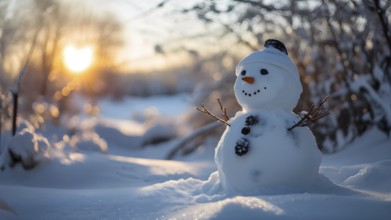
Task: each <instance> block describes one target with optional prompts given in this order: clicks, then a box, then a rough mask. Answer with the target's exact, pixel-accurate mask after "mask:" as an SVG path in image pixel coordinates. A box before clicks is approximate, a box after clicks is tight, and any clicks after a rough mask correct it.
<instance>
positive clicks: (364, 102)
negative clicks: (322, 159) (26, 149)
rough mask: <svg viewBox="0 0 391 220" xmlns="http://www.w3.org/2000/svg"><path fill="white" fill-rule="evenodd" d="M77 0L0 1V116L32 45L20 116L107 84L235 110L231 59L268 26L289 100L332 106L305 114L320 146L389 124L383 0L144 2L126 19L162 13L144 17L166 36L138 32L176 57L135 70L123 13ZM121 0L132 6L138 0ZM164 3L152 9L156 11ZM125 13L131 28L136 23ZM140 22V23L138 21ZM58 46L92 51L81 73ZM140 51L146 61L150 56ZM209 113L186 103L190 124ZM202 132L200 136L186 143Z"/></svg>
mask: <svg viewBox="0 0 391 220" xmlns="http://www.w3.org/2000/svg"><path fill="white" fill-rule="evenodd" d="M86 2H88V1H60V0H25V1H10V0H2V1H0V79H1V81H0V89H1V91H0V92H1V93H0V94H1V97H0V98H1V99H0V101H2V102H0V103H1V105H2V108H0V109H1V110H2V111H1V112H2V115H3V117H9V115H10V103H11V102H10V100H9V99H10V98H9V95H7V94H9V90H10V88H11V87H12V85H13V84H14V83H15V81H16V79H17V77H18V74H19V72H20V70H21V68H22V66H23V63H24V62H25V60H26V59H27V54H28V51H29V49H30V48H33V53H32V56H31V59H30V62H29V65H28V66H27V69H26V72H25V75H24V76H23V78H22V82H21V84H22V86H21V91H20V92H21V104H22V106H21V108H22V111H21V112H22V114H23V115H24V117H28V115H31V114H33V115H34V118H35V119H34V120H37V119H36V118H37V117H35V116H36V115H37V114H38V115H39V114H40V115H43V114H45V115H43V116H42V117H43V118H44V119H47V118H54V119H56V118H57V119H58V118H60V117H61V115H62V114H64V113H69V114H72V113H74V109H73V108H72V105H71V104H70V102H72V100H71V98H70V97H71V94H72V92H73V91H75V90H78V91H79V92H80V93H81V94H83V95H84V96H85V97H88V98H89V99H97V98H100V97H103V96H109V97H113V98H115V99H117V100H120V99H122V98H124V97H126V96H128V95H133V96H149V95H159V94H175V93H183V92H186V93H192V98H193V104H194V105H198V106H199V105H201V104H204V105H206V106H207V107H208V109H210V110H211V111H215V112H219V106H218V104H217V102H216V100H217V98H220V100H221V101H222V103H223V104H224V106H225V107H227V109H228V114H229V115H230V116H233V115H234V113H235V112H236V111H238V110H240V107H239V105H238V104H237V103H236V100H235V98H234V94H233V82H234V80H235V75H234V69H235V65H236V64H237V63H238V62H239V60H240V59H241V58H243V57H244V56H245V55H247V54H248V53H250V52H251V51H254V50H259V49H262V48H263V43H264V41H265V40H266V39H268V38H277V39H280V40H282V41H283V42H285V43H286V46H287V48H288V51H289V55H290V57H291V58H292V59H293V60H294V62H295V63H296V64H297V66H298V68H299V71H300V73H301V80H302V83H303V86H304V93H303V94H302V97H301V101H300V103H299V105H298V107H297V108H296V109H295V111H296V112H298V111H301V110H306V109H308V108H309V106H310V105H311V104H312V103H318V102H319V101H320V100H321V99H322V98H323V97H325V96H326V95H329V96H330V98H329V101H328V102H327V104H326V105H325V107H326V108H327V109H329V110H330V112H331V114H330V116H328V117H327V118H325V119H323V120H321V121H318V123H316V124H315V125H313V130H314V131H315V132H316V135H317V138H318V142H319V146H320V147H321V148H322V150H323V151H325V152H329V153H331V152H334V151H337V150H339V149H341V148H343V147H344V146H345V145H346V144H347V143H349V142H350V141H352V140H353V139H354V138H355V137H357V136H360V135H362V134H363V133H365V132H366V131H368V130H370V129H371V128H375V127H376V128H378V129H380V130H381V131H383V132H384V133H386V134H387V135H390V132H391V99H390V98H389V97H391V86H390V85H391V73H390V72H391V68H390V65H391V64H390V62H391V55H390V54H391V26H390V22H391V16H390V14H391V7H390V6H391V3H390V2H389V1H386V0H321V1H312V0H299V1H288V0H280V1H266V0H224V1H219V0H205V1H191V2H187V3H186V4H185V5H183V4H184V3H183V4H182V3H181V4H180V3H179V2H177V1H152V3H149V4H150V5H151V6H150V7H148V9H147V10H146V11H140V12H139V13H138V14H137V15H136V16H132V19H133V20H134V22H144V21H143V18H145V17H148V16H150V17H152V19H154V20H159V19H162V20H163V18H164V19H168V20H167V22H166V24H165V25H164V26H162V27H159V26H157V25H155V26H154V25H150V26H151V27H150V29H149V31H150V30H158V29H159V28H160V29H163V30H166V32H165V34H164V37H162V36H160V35H158V34H157V33H158V32H157V31H156V32H152V34H150V35H149V36H148V37H149V38H152V37H153V38H155V39H157V40H156V42H157V43H156V44H154V45H150V49H151V48H152V49H153V50H154V51H155V53H156V54H155V56H157V57H159V58H160V59H161V60H163V63H170V62H171V59H170V57H177V59H176V60H179V61H180V62H181V65H171V66H169V67H167V65H166V68H165V69H159V70H156V69H153V70H152V69H151V70H149V71H144V72H143V71H136V70H131V69H132V68H128V67H129V66H128V65H129V63H132V62H133V63H135V62H138V61H132V62H127V61H126V60H125V62H124V61H123V60H121V59H120V58H119V54H120V52H121V50H123V49H124V47H125V44H126V43H127V42H128V41H132V39H128V38H127V36H126V35H125V34H124V32H125V30H124V29H125V28H126V27H128V26H127V22H129V21H127V20H124V19H123V16H122V17H121V13H119V12H117V11H115V10H105V7H104V6H103V7H101V6H100V7H96V5H93V6H94V7H92V5H91V4H90V3H86ZM113 2H114V3H113V4H115V3H118V2H121V1H120V0H117V1H113ZM118 4H119V3H118ZM123 5H124V6H126V7H129V8H135V9H136V10H137V9H138V8H140V6H139V5H137V3H132V4H131V3H124V4H123ZM164 10H166V11H165V12H164V13H163V17H160V18H159V17H158V15H157V12H159V11H164ZM160 16H162V15H160ZM181 22H189V23H181ZM132 24H133V26H132V27H131V29H132V28H133V29H132V30H131V31H130V32H132V31H133V32H137V31H139V30H138V29H136V28H135V27H134V26H136V25H135V24H134V23H132ZM142 26H143V28H145V27H146V26H148V22H145V23H143V24H142ZM200 27H202V28H200ZM128 28H129V27H128ZM140 32H142V31H140ZM145 32H148V31H145ZM133 45H134V47H136V46H137V45H136V44H133ZM70 48H73V49H70ZM67 49H70V50H82V49H85V50H87V51H88V50H91V51H92V52H91V54H92V55H91V56H93V59H92V61H91V62H92V63H91V64H90V65H89V66H88V67H86V68H85V69H83V71H82V72H83V74H77V72H78V71H75V70H72V69H71V68H69V65H68V66H67V64H66V59H64V51H65V50H67ZM71 57H72V56H71ZM140 59H142V60H143V63H147V64H146V65H149V63H148V61H149V59H150V58H149V57H141V58H140ZM76 60H77V59H76ZM150 63H151V65H152V59H151V62H150ZM124 73H125V74H124ZM126 73H131V74H126ZM1 112H0V113H1ZM0 119H4V118H2V117H0ZM31 120H33V119H31ZM42 120H43V119H40V120H38V121H42ZM3 121H4V120H3ZM209 122H211V121H210V120H209V118H207V117H204V116H203V115H201V114H200V113H198V112H196V111H194V112H191V113H189V115H188V118H187V123H188V124H190V125H192V126H193V127H194V128H198V127H200V126H203V125H205V124H207V123H209ZM216 132H217V133H213V132H210V133H209V135H212V136H213V135H216V134H217V135H216V136H218V134H220V133H221V132H222V130H221V128H220V130H216ZM205 138H206V137H202V138H198V139H197V140H198V142H197V143H196V144H193V146H198V145H200V143H201V142H203V141H204V140H205Z"/></svg>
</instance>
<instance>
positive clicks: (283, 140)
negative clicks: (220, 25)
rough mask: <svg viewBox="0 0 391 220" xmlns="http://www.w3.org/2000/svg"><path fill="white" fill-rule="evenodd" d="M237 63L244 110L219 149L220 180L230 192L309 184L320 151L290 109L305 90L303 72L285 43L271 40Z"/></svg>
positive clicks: (232, 122)
mask: <svg viewBox="0 0 391 220" xmlns="http://www.w3.org/2000/svg"><path fill="white" fill-rule="evenodd" d="M264 47H265V48H264V49H263V50H260V51H256V52H253V53H251V54H250V55H249V56H247V57H246V58H244V59H243V60H242V61H240V63H239V64H238V66H237V67H236V76H237V78H236V81H235V85H234V92H235V96H236V99H237V101H238V103H239V104H240V105H241V106H242V111H240V112H238V113H236V115H235V116H234V117H233V118H231V119H230V120H229V121H228V123H229V125H230V126H227V128H226V130H225V132H224V133H223V135H222V137H221V139H220V141H219V143H218V145H217V147H216V151H215V161H216V164H217V168H218V170H217V171H218V176H219V180H220V181H219V184H221V186H222V187H223V189H224V190H226V191H235V192H243V193H248V192H256V191H260V190H264V189H270V188H274V189H277V188H281V189H291V188H292V187H293V188H294V189H297V188H303V187H308V186H311V184H314V182H315V181H316V180H317V178H318V175H319V174H318V173H319V165H320V162H321V153H320V151H319V150H318V147H317V144H316V141H315V137H314V135H313V134H312V132H311V131H310V130H309V128H308V127H295V128H294V129H292V130H291V129H289V128H291V127H292V125H294V124H295V123H297V121H298V120H300V117H299V116H297V115H296V114H294V113H293V112H292V109H293V108H294V107H295V106H296V105H297V102H298V100H299V98H300V94H301V92H302V85H301V82H300V77H299V72H298V70H297V68H296V66H295V65H294V64H293V62H292V61H291V59H290V58H289V57H288V53H287V50H286V48H285V46H284V44H283V43H282V42H280V41H278V40H273V39H271V40H267V41H266V42H265V45H264Z"/></svg>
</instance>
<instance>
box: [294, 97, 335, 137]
mask: <svg viewBox="0 0 391 220" xmlns="http://www.w3.org/2000/svg"><path fill="white" fill-rule="evenodd" d="M328 98H329V97H328V96H326V97H324V98H323V100H322V101H321V102H320V103H319V104H318V105H317V106H316V108H315V105H312V106H311V108H310V110H309V111H308V112H305V113H304V114H303V115H300V117H301V119H300V120H299V121H298V122H296V123H295V124H294V125H292V126H291V127H290V128H288V131H291V130H293V129H294V128H296V127H303V126H307V125H308V124H310V123H314V122H316V121H317V120H319V119H321V118H323V117H325V116H326V115H328V114H330V112H329V111H327V110H324V111H323V110H322V106H323V104H324V103H325V102H326V101H327V99H328Z"/></svg>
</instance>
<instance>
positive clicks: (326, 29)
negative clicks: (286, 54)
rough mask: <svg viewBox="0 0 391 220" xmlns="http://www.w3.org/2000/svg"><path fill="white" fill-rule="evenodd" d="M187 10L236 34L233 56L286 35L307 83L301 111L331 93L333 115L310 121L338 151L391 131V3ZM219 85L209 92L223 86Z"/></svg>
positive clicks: (341, 1)
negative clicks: (368, 135)
mask: <svg viewBox="0 0 391 220" xmlns="http://www.w3.org/2000/svg"><path fill="white" fill-rule="evenodd" d="M183 12H184V13H194V14H196V15H197V16H198V17H199V19H200V20H201V21H204V22H205V23H206V24H211V23H213V24H219V27H220V30H218V31H219V33H220V34H221V36H224V37H225V38H227V37H229V36H231V37H234V39H236V43H237V44H236V45H234V46H231V48H229V49H227V50H226V51H227V52H228V53H231V54H234V53H235V52H236V51H238V50H240V49H243V48H248V49H249V50H258V49H260V48H261V45H262V43H263V42H264V40H265V39H268V38H279V39H281V40H283V41H285V42H286V44H287V47H288V50H289V51H290V56H291V57H292V58H293V59H294V62H295V63H296V64H297V65H298V68H299V71H300V73H301V78H302V81H303V84H304V93H303V95H302V99H301V100H302V101H301V102H300V104H299V106H298V107H297V110H298V109H308V108H309V106H311V104H312V103H319V102H320V101H321V99H322V97H325V96H328V95H329V97H330V98H329V101H328V103H325V107H326V108H327V109H329V110H330V116H328V120H319V121H318V122H317V123H315V124H314V125H313V126H312V127H313V128H314V129H315V132H316V133H317V137H318V141H319V142H320V145H321V146H322V148H323V150H324V151H326V152H333V151H336V150H338V149H340V148H342V147H344V146H345V145H346V144H347V143H349V142H351V141H352V140H354V138H355V137H357V136H360V135H362V134H364V133H365V131H367V130H368V129H370V128H373V127H377V128H379V129H380V130H382V131H383V132H384V133H386V134H388V135H390V134H391V120H390V118H391V117H390V116H391V99H389V97H390V96H391V68H390V65H391V64H390V63H391V57H390V54H391V47H390V45H391V44H390V42H391V27H390V23H389V22H390V15H391V3H390V2H389V1H381V0H322V1H309V0H300V1H284V2H271V1H262V0H231V1H228V2H224V4H223V3H220V2H219V1H204V2H201V3H196V4H195V5H193V6H192V7H190V8H187V9H185V10H183ZM228 14H229V16H228V17H227V16H226V15H228ZM223 16H224V17H223ZM215 30H216V29H215ZM231 74H232V73H231ZM231 82H232V83H231V85H233V81H231ZM220 85H221V86H219V87H213V88H212V87H211V90H210V91H209V92H207V93H209V94H210V93H212V92H213V91H216V90H224V87H223V84H220ZM224 91H227V90H224ZM228 94H231V96H232V97H233V93H232V92H228ZM205 98H206V99H207V96H205ZM211 99H212V101H214V100H215V97H212V98H211ZM222 100H223V101H224V103H227V101H226V100H225V99H223V98H222ZM230 100H232V98H231V99H230ZM204 102H205V101H204Z"/></svg>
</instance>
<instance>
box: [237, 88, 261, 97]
mask: <svg viewBox="0 0 391 220" xmlns="http://www.w3.org/2000/svg"><path fill="white" fill-rule="evenodd" d="M263 89H265V90H266V86H265V87H264V88H263ZM242 93H243V94H244V95H245V96H249V97H251V96H255V95H257V94H259V93H261V90H260V89H258V90H256V91H254V92H248V91H246V90H244V89H243V90H242Z"/></svg>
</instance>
